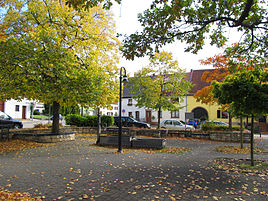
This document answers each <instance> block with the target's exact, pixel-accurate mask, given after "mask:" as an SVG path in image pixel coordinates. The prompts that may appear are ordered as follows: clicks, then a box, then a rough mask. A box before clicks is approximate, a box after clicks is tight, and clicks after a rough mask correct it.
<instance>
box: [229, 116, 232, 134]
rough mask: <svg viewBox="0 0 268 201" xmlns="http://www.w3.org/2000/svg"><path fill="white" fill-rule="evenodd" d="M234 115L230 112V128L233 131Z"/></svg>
mask: <svg viewBox="0 0 268 201" xmlns="http://www.w3.org/2000/svg"><path fill="white" fill-rule="evenodd" d="M232 118H233V116H232V115H231V114H230V113H229V130H230V131H231V132H232V131H233V122H232Z"/></svg>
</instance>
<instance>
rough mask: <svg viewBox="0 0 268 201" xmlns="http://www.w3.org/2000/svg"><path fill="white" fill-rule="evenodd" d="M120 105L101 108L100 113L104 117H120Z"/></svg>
mask: <svg viewBox="0 0 268 201" xmlns="http://www.w3.org/2000/svg"><path fill="white" fill-rule="evenodd" d="M118 108H119V106H118V104H117V103H115V104H111V106H110V107H109V108H101V109H100V112H101V114H102V115H112V116H118Z"/></svg>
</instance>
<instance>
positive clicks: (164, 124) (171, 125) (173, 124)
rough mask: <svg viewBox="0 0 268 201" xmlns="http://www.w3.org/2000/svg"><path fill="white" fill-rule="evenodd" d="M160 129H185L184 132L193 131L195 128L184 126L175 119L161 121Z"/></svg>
mask: <svg viewBox="0 0 268 201" xmlns="http://www.w3.org/2000/svg"><path fill="white" fill-rule="evenodd" d="M160 127H161V128H167V129H186V130H194V129H195V128H194V127H193V126H190V125H185V124H184V123H183V122H181V121H179V120H175V119H166V120H163V121H161V123H160Z"/></svg>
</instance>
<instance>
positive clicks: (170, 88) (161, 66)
mask: <svg viewBox="0 0 268 201" xmlns="http://www.w3.org/2000/svg"><path fill="white" fill-rule="evenodd" d="M128 86H129V88H130V90H131V92H132V93H133V94H134V96H133V97H134V99H135V100H136V101H137V106H138V107H146V108H152V109H154V110H159V109H160V110H162V109H163V110H178V109H179V108H181V107H180V102H182V101H183V96H184V95H185V94H187V92H188V91H189V90H190V88H191V86H192V85H191V83H190V82H189V81H187V80H186V79H184V71H183V70H182V69H181V68H179V66H178V62H177V61H176V60H173V58H172V55H171V53H168V52H164V51H163V52H160V53H155V55H154V57H153V58H151V59H150V64H149V66H148V67H144V68H143V69H142V70H140V71H138V72H137V73H135V75H134V77H133V78H131V79H130V83H129V85H128ZM158 118H160V117H158Z"/></svg>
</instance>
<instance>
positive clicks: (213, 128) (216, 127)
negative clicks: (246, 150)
mask: <svg viewBox="0 0 268 201" xmlns="http://www.w3.org/2000/svg"><path fill="white" fill-rule="evenodd" d="M232 129H233V130H234V131H239V130H240V127H239V126H233V127H232ZM201 130H203V131H228V130H229V127H228V126H222V125H218V124H214V123H210V122H206V123H204V124H202V125H201Z"/></svg>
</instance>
